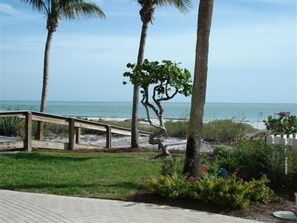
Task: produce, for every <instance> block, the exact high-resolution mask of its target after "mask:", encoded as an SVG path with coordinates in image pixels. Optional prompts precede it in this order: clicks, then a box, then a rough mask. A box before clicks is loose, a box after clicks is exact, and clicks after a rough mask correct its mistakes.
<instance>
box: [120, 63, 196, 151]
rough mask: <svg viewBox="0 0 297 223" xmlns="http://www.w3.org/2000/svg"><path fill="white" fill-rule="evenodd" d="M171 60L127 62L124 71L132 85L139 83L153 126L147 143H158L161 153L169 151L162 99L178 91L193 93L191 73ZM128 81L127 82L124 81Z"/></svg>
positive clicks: (150, 122)
mask: <svg viewBox="0 0 297 223" xmlns="http://www.w3.org/2000/svg"><path fill="white" fill-rule="evenodd" d="M178 65H179V64H177V63H174V62H172V61H170V60H163V61H162V62H161V63H160V62H158V61H148V60H147V59H145V60H144V62H143V63H142V64H141V65H136V64H131V63H128V64H127V68H130V69H131V70H132V71H131V72H125V73H124V74H123V75H124V77H128V78H129V80H130V82H131V83H132V84H133V85H137V86H139V87H140V89H141V91H140V93H141V94H142V99H141V103H142V105H143V106H144V108H145V110H146V114H147V119H148V122H149V124H150V125H151V126H153V127H155V128H156V131H155V132H154V133H152V134H151V135H150V137H149V143H150V144H152V145H158V146H159V148H160V149H161V150H162V153H161V155H165V156H166V155H170V154H169V151H168V149H167V146H166V145H164V144H163V135H164V134H165V133H166V132H167V130H166V128H165V125H164V108H163V106H162V102H164V101H169V100H171V99H173V98H174V97H175V96H176V95H177V94H182V95H184V96H186V97H187V96H189V95H191V93H192V84H191V83H192V81H191V73H190V72H189V71H188V70H187V69H182V68H180V67H179V66H178ZM123 84H127V82H125V81H124V82H123ZM152 114H153V115H154V116H156V117H157V119H158V124H156V123H153V121H152V119H151V118H152Z"/></svg>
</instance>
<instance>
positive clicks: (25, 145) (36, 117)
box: [0, 111, 150, 152]
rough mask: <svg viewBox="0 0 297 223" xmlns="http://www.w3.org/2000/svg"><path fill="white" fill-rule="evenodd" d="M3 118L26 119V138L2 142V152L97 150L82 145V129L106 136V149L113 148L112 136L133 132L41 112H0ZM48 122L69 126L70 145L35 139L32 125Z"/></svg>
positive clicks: (40, 133)
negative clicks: (39, 149)
mask: <svg viewBox="0 0 297 223" xmlns="http://www.w3.org/2000/svg"><path fill="white" fill-rule="evenodd" d="M3 117H19V118H23V119H25V127H24V128H25V129H24V133H25V135H24V138H23V139H22V140H13V141H5V142H0V151H1V150H13V149H25V150H27V151H29V152H30V151H32V148H44V149H65V150H73V149H81V148H88V149H91V148H96V147H95V146H90V145H82V144H80V137H81V129H82V128H84V129H92V130H96V131H99V132H104V133H105V134H106V148H111V140H112V134H118V135H126V136H131V130H130V129H128V128H122V127H117V126H112V125H107V124H103V123H99V122H91V121H85V120H80V119H76V118H67V117H63V116H57V115H50V114H45V113H39V112H31V111H9V112H0V118H3ZM33 121H37V122H46V123H54V124H58V125H64V126H68V143H62V142H53V141H44V140H42V139H43V137H40V140H37V139H33V137H32V135H33V133H32V123H33ZM139 134H140V135H149V134H150V133H149V132H145V131H139ZM38 135H39V136H43V132H39V133H38Z"/></svg>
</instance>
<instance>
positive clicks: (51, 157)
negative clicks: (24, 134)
mask: <svg viewBox="0 0 297 223" xmlns="http://www.w3.org/2000/svg"><path fill="white" fill-rule="evenodd" d="M1 156H3V157H8V158H10V159H15V160H20V159H22V160H24V159H26V160H28V161H86V160H90V159H94V157H75V156H61V155H55V154H45V153H13V154H12V153H10V154H1Z"/></svg>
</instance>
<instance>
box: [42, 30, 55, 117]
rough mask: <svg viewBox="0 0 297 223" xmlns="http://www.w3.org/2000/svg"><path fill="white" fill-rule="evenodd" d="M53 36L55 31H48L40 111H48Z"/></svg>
mask: <svg viewBox="0 0 297 223" xmlns="http://www.w3.org/2000/svg"><path fill="white" fill-rule="evenodd" d="M52 38H53V32H52V31H50V30H49V31H48V32H47V39H46V43H45V49H44V64H43V83H42V94H41V104H40V112H45V111H46V103H47V91H48V90H47V88H48V70H49V69H48V68H49V66H48V64H49V54H50V47H51V42H52Z"/></svg>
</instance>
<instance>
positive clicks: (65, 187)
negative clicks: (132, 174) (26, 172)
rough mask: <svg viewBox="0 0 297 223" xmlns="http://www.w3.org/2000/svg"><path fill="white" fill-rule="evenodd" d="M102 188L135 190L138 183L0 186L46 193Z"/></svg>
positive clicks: (103, 189)
mask: <svg viewBox="0 0 297 223" xmlns="http://www.w3.org/2000/svg"><path fill="white" fill-rule="evenodd" d="M98 187H99V189H100V188H102V192H101V193H103V192H106V189H112V188H115V189H116V190H118V189H126V190H135V191H136V190H137V188H139V185H138V184H136V183H133V182H119V183H114V184H101V185H100V184H94V183H92V184H71V183H64V184H54V183H37V184H31V185H30V184H19V185H4V186H1V189H6V190H30V191H32V190H33V191H34V190H39V189H43V191H46V192H48V193H51V192H52V190H56V189H61V191H63V190H65V191H71V190H75V192H76V193H79V192H78V191H77V188H79V190H80V191H81V192H83V191H86V190H90V191H92V190H96V191H98V192H99V193H100V190H99V189H98ZM37 192H38V191H37Z"/></svg>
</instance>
